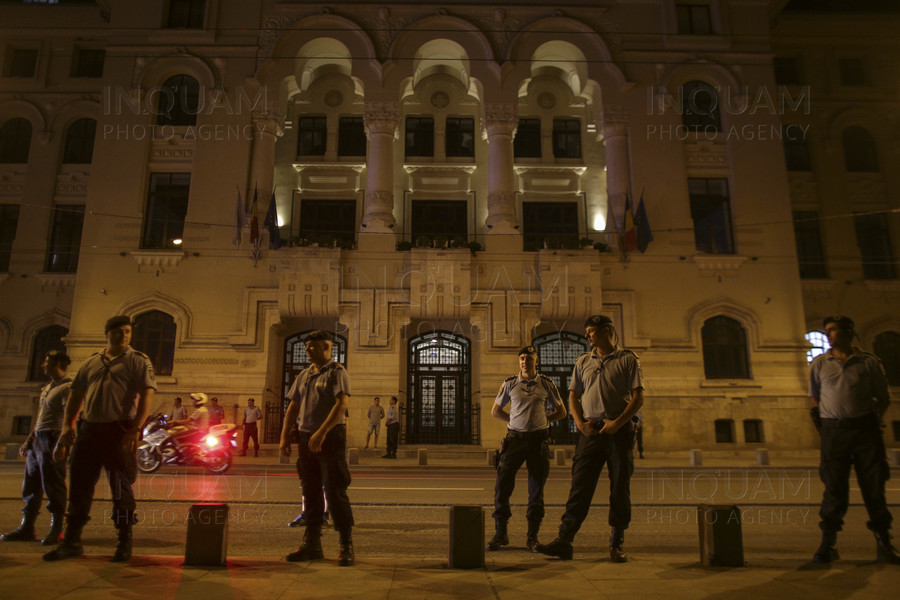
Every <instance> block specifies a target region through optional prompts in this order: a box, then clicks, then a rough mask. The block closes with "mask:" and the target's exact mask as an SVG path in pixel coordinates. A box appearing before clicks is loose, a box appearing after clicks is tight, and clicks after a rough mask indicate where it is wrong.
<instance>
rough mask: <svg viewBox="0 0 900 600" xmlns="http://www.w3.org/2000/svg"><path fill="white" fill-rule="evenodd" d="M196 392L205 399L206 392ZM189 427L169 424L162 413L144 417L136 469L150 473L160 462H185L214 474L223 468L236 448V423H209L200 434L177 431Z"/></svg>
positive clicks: (171, 463) (220, 471)
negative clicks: (211, 424) (192, 434)
mask: <svg viewBox="0 0 900 600" xmlns="http://www.w3.org/2000/svg"><path fill="white" fill-rule="evenodd" d="M196 395H197V396H203V397H204V400H205V396H206V394H199V393H198V394H196ZM191 396H192V397H193V396H195V394H191ZM191 430H193V428H192V427H189V426H185V425H172V424H171V423H170V422H169V418H168V415H166V414H164V413H157V414H155V415H153V416H152V417H150V418H149V419H147V422H146V423H145V424H144V428H143V434H142V436H141V442H140V444H139V445H138V449H137V467H138V469H140V470H141V472H143V473H154V472H155V471H157V470H158V469H159V468H160V467H161V466H162V465H186V466H202V467H206V469H207V470H209V471H210V472H211V473H215V474H221V473H224V472H225V471H227V470H228V469H229V467H231V462H232V452H233V451H234V450H235V449H236V448H237V439H236V438H237V425H235V424H233V423H223V424H221V425H213V426H211V427H210V428H209V429H208V431H207V432H206V433H205V434H203V435H195V436H190V435H188V436H187V437H185V436H183V435H181V434H187V433H188V432H190V431H191Z"/></svg>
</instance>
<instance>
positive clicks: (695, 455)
mask: <svg viewBox="0 0 900 600" xmlns="http://www.w3.org/2000/svg"><path fill="white" fill-rule="evenodd" d="M702 464H703V452H702V451H700V450H691V466H692V467H699V466H701V465H702Z"/></svg>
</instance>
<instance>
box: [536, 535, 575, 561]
mask: <svg viewBox="0 0 900 600" xmlns="http://www.w3.org/2000/svg"><path fill="white" fill-rule="evenodd" d="M573 537H574V536H573V535H572V534H570V533H569V532H568V531H566V530H564V529H563V528H562V527H560V528H559V535H558V536H556V539H555V540H553V541H552V542H550V543H549V544H538V545H537V551H538V552H540V553H541V554H546V555H547V556H555V557H557V558H561V559H562V560H572V538H573Z"/></svg>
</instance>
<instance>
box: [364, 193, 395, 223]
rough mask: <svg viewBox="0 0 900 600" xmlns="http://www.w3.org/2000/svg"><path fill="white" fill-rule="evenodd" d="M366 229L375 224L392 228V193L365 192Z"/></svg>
mask: <svg viewBox="0 0 900 600" xmlns="http://www.w3.org/2000/svg"><path fill="white" fill-rule="evenodd" d="M365 206H366V215H365V222H364V223H363V225H364V226H366V227H372V226H373V225H375V224H376V223H377V222H380V223H381V224H383V225H385V226H387V227H393V226H394V193H393V192H392V191H390V190H367V191H366V204H365Z"/></svg>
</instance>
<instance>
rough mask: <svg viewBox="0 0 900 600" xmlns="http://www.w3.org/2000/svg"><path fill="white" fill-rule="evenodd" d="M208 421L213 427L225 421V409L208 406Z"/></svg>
mask: <svg viewBox="0 0 900 600" xmlns="http://www.w3.org/2000/svg"><path fill="white" fill-rule="evenodd" d="M209 420H210V422H211V423H212V424H213V425H218V424H219V423H221V422H222V421H224V420H225V409H224V408H223V407H221V406H213V405H210V406H209Z"/></svg>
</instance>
